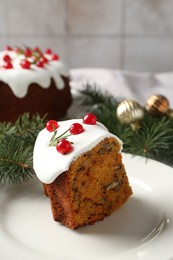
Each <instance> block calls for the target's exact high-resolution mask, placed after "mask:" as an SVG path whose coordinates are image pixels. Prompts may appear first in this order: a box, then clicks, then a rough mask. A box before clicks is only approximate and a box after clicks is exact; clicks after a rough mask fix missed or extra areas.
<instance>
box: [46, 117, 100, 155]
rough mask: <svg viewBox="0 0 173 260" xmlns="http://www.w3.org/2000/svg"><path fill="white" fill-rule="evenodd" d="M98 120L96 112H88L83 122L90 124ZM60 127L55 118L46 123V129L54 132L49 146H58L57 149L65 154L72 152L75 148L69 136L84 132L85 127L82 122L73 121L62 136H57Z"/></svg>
mask: <svg viewBox="0 0 173 260" xmlns="http://www.w3.org/2000/svg"><path fill="white" fill-rule="evenodd" d="M96 121H97V117H96V116H95V115H94V114H91V113H89V114H87V115H86V116H84V118H83V123H84V124H88V125H95V124H96ZM58 127H59V124H58V122H57V121H55V120H50V121H48V122H47V124H46V129H47V130H48V131H49V132H54V133H53V136H52V138H51V140H50V144H49V146H56V150H57V151H58V152H59V153H61V154H63V155H65V154H68V153H70V152H71V151H72V150H73V146H72V143H71V142H69V141H68V140H67V137H68V136H70V135H78V134H80V133H82V132H84V128H83V126H82V125H81V124H80V123H73V124H72V125H71V126H70V128H69V129H67V131H65V132H64V133H63V134H61V135H60V136H58V137H56V134H57V128H58Z"/></svg>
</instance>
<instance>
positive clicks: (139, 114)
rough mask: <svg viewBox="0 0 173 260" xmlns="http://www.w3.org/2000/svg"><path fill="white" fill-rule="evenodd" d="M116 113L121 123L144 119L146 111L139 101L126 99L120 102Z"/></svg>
mask: <svg viewBox="0 0 173 260" xmlns="http://www.w3.org/2000/svg"><path fill="white" fill-rule="evenodd" d="M116 114H117V118H118V119H119V121H120V122H121V123H126V124H131V123H134V122H136V121H138V120H140V119H142V118H143V116H144V111H143V108H142V107H141V105H140V104H139V103H138V102H137V101H135V100H131V99H126V100H124V101H122V102H121V103H119V105H118V107H117V111H116Z"/></svg>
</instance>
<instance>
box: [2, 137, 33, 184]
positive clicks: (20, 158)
mask: <svg viewBox="0 0 173 260" xmlns="http://www.w3.org/2000/svg"><path fill="white" fill-rule="evenodd" d="M32 153H33V147H32V146H26V144H25V141H24V140H23V139H22V138H21V137H19V136H18V137H17V136H14V135H6V136H5V138H4V139H3V140H2V141H1V149H0V182H9V183H10V182H12V183H21V182H23V181H27V180H29V179H30V178H31V177H32V175H33V174H34V170H33V168H32Z"/></svg>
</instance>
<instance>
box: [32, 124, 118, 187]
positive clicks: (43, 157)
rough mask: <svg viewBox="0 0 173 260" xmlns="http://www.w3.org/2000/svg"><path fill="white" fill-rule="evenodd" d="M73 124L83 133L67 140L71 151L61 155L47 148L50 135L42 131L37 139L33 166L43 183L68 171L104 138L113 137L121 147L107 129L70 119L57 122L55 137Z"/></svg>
mask: <svg viewBox="0 0 173 260" xmlns="http://www.w3.org/2000/svg"><path fill="white" fill-rule="evenodd" d="M73 123H80V124H81V125H82V126H83V128H84V131H83V132H82V133H80V134H78V135H71V136H69V137H68V140H69V141H70V142H72V143H73V148H74V149H73V151H72V152H70V153H68V154H66V155H62V154H61V153H58V152H57V151H56V149H55V147H52V146H49V144H50V139H51V137H52V133H50V132H48V131H47V129H46V128H45V129H43V130H42V131H41V132H40V133H39V134H38V137H37V140H36V143H35V147H34V155H33V165H34V170H35V172H36V175H37V177H38V178H39V179H40V181H42V182H43V183H47V184H48V183H52V182H53V181H54V180H55V179H56V178H57V177H58V176H59V175H60V174H61V173H62V172H64V171H67V170H68V169H69V166H70V164H71V163H72V161H73V160H74V159H75V158H77V157H78V156H79V155H80V154H82V153H84V152H87V151H89V150H90V149H92V148H93V147H94V146H95V145H97V144H98V143H99V142H100V141H101V140H103V139H104V138H106V137H114V138H116V140H118V142H119V143H120V145H121V149H122V141H121V140H120V139H119V138H118V137H117V136H115V135H113V134H111V133H109V131H108V130H107V128H106V127H105V126H104V125H102V124H101V123H99V122H97V123H96V124H95V125H88V124H84V123H83V121H82V119H72V120H67V121H61V122H58V124H59V128H58V131H57V135H61V134H63V133H64V132H65V131H66V130H67V129H68V128H70V126H71V125H72V124H73Z"/></svg>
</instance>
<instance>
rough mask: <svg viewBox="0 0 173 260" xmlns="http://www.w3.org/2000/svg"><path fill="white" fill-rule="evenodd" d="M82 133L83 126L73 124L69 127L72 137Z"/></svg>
mask: <svg viewBox="0 0 173 260" xmlns="http://www.w3.org/2000/svg"><path fill="white" fill-rule="evenodd" d="M83 131H84V129H83V126H82V125H81V124H79V123H74V124H72V125H71V126H70V133H71V134H73V135H78V134H80V133H82V132H83Z"/></svg>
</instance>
